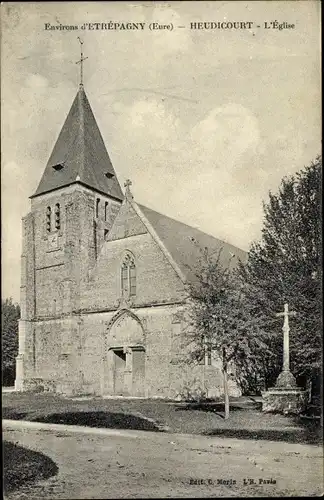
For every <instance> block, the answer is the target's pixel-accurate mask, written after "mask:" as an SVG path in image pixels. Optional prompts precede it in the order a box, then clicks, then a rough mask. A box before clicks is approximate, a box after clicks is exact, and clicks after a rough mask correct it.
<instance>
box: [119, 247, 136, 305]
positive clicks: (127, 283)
mask: <svg viewBox="0 0 324 500" xmlns="http://www.w3.org/2000/svg"><path fill="white" fill-rule="evenodd" d="M121 291H122V295H123V297H126V298H127V297H134V296H135V295H136V266H135V261H134V256H133V255H132V254H130V253H127V254H126V255H125V257H124V260H123V263H122V267H121Z"/></svg>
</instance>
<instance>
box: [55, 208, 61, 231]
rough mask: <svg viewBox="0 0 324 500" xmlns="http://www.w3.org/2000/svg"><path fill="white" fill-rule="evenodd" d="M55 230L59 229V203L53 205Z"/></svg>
mask: <svg viewBox="0 0 324 500" xmlns="http://www.w3.org/2000/svg"><path fill="white" fill-rule="evenodd" d="M55 229H61V210H60V204H59V203H56V205H55Z"/></svg>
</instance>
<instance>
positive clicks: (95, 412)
mask: <svg viewBox="0 0 324 500" xmlns="http://www.w3.org/2000/svg"><path fill="white" fill-rule="evenodd" d="M2 417H3V418H5V419H15V420H29V421H37V422H49V423H64V424H67V425H69V424H75V425H85V426H90V427H105V428H118V429H140V430H150V431H161V430H164V431H168V432H176V433H178V432H179V433H186V434H200V435H202V434H203V435H214V436H215V435H219V436H222V437H235V438H241V439H268V440H274V441H287V442H306V443H312V444H316V443H317V442H318V441H320V440H321V427H320V423H319V422H303V421H302V420H301V419H298V418H293V417H285V416H283V415H274V414H270V413H262V411H261V408H260V404H259V403H255V402H254V403H252V402H250V403H249V404H248V405H246V404H244V403H243V402H242V401H241V402H240V401H239V400H237V401H235V400H234V401H233V402H232V403H231V409H230V418H229V419H228V420H224V414H223V404H222V403H220V402H209V403H176V402H168V401H164V400H147V399H143V400H139V399H136V400H135V399H133V400H132V399H102V398H92V399H88V400H78V401H76V400H73V399H67V398H63V397H62V396H59V395H56V394H49V393H47V394H44V393H39V394H27V393H6V394H3V413H2Z"/></svg>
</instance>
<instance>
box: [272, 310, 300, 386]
mask: <svg viewBox="0 0 324 500" xmlns="http://www.w3.org/2000/svg"><path fill="white" fill-rule="evenodd" d="M276 316H277V317H280V316H283V317H284V324H283V327H282V331H283V367H282V372H281V373H280V375H279V377H278V379H277V383H276V387H286V388H292V387H294V388H295V387H297V386H296V381H295V377H294V376H293V374H292V373H291V371H290V363H289V330H290V328H289V316H296V311H289V307H288V304H285V306H284V311H283V312H279V313H277V314H276Z"/></svg>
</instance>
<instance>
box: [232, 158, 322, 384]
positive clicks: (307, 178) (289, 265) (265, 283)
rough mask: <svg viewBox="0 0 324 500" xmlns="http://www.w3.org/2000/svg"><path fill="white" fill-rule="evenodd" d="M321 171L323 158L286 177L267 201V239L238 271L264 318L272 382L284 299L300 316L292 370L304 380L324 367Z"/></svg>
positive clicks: (293, 325)
mask: <svg viewBox="0 0 324 500" xmlns="http://www.w3.org/2000/svg"><path fill="white" fill-rule="evenodd" d="M321 175H322V159H321V158H320V157H318V158H317V159H316V160H315V161H314V162H312V163H311V165H310V166H308V167H306V168H304V169H303V170H302V171H300V172H298V173H297V174H296V175H293V176H290V177H285V178H284V179H283V180H282V182H281V185H280V188H279V191H278V193H277V194H274V193H271V192H270V193H269V201H268V203H266V204H264V223H263V229H262V238H261V241H260V242H258V243H254V244H253V245H252V247H251V249H250V251H249V255H248V261H247V263H246V265H243V264H241V265H240V269H239V275H240V279H241V281H242V283H243V284H244V288H245V294H246V297H247V301H248V303H249V307H250V310H251V313H252V314H253V315H254V316H256V317H259V320H260V325H261V326H262V329H263V330H264V331H266V332H267V333H268V335H269V342H268V346H269V349H270V351H272V352H273V353H275V354H276V355H275V356H271V357H269V356H267V355H266V353H265V357H264V371H265V373H266V375H267V385H268V386H269V385H270V386H271V385H273V383H274V382H275V380H276V377H277V375H278V373H279V371H280V369H281V367H282V324H283V318H282V317H281V318H278V317H276V316H275V315H276V313H277V312H280V311H283V306H284V303H286V302H287V303H288V304H289V309H290V310H295V311H296V312H297V315H296V316H295V317H294V318H293V317H291V318H290V319H289V323H290V359H291V369H292V371H293V373H294V374H295V375H296V376H299V377H300V380H302V379H304V380H306V379H307V377H311V376H312V375H314V373H318V372H319V370H320V364H321V363H320V361H321V342H322V339H321V272H320V266H321V263H320V257H321V251H322V250H321V210H320V209H321Z"/></svg>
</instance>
